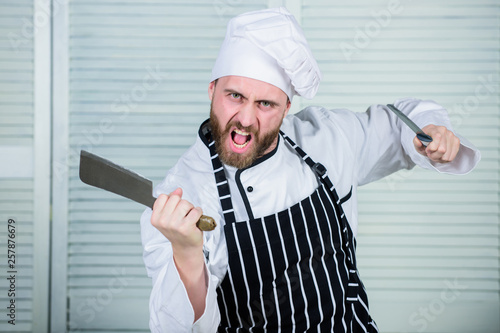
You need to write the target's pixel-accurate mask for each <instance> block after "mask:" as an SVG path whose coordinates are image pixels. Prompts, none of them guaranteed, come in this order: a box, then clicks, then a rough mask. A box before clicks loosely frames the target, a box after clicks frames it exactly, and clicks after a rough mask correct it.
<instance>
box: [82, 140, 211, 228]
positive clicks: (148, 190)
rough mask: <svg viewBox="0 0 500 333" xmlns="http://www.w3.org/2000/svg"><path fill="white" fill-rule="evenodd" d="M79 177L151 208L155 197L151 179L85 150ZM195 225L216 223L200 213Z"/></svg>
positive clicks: (201, 225)
mask: <svg viewBox="0 0 500 333" xmlns="http://www.w3.org/2000/svg"><path fill="white" fill-rule="evenodd" d="M80 179H81V180H82V182H84V183H85V184H88V185H92V186H95V187H98V188H101V189H103V190H106V191H109V192H113V193H116V194H118V195H121V196H123V197H125V198H128V199H131V200H134V201H135V202H138V203H141V204H143V205H145V206H147V207H149V208H151V209H153V204H154V202H155V200H156V198H155V197H153V182H152V181H151V180H149V179H147V178H144V177H143V176H141V175H139V174H137V173H135V172H133V171H130V170H128V169H125V168H124V167H121V166H119V165H116V164H114V163H113V162H111V161H108V160H107V159H105V158H102V157H100V156H97V155H94V154H92V153H89V152H88V151H85V150H82V151H81V152H80ZM196 226H197V227H198V229H200V230H201V231H211V230H214V229H215V227H216V226H217V223H216V222H215V220H214V219H213V218H211V217H210V216H206V215H202V216H201V217H200V219H199V220H198V222H197V223H196Z"/></svg>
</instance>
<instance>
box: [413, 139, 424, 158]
mask: <svg viewBox="0 0 500 333" xmlns="http://www.w3.org/2000/svg"><path fill="white" fill-rule="evenodd" d="M413 146H415V150H416V151H417V152H418V153H420V154H422V155H424V156H427V154H426V153H425V148H426V147H425V146H424V145H423V143H422V142H421V141H420V140H419V139H418V138H417V137H416V136H415V137H414V138H413Z"/></svg>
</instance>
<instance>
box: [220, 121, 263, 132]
mask: <svg viewBox="0 0 500 333" xmlns="http://www.w3.org/2000/svg"><path fill="white" fill-rule="evenodd" d="M231 127H236V128H237V129H239V130H243V131H245V132H248V133H253V134H257V133H258V132H259V131H258V130H256V129H255V127H254V126H253V125H251V126H243V125H242V124H241V122H240V121H239V120H237V121H231V122H229V123H228V124H227V125H226V132H227V133H229V131H230V130H231Z"/></svg>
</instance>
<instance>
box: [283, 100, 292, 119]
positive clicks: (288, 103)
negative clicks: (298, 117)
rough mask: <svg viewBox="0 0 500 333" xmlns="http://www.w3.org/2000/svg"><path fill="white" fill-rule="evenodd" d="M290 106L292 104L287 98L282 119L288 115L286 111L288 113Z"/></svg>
mask: <svg viewBox="0 0 500 333" xmlns="http://www.w3.org/2000/svg"><path fill="white" fill-rule="evenodd" d="M291 106H292V102H290V98H288V97H287V99H286V109H285V113H284V114H283V118H285V117H286V115H287V114H288V111H290V107H291Z"/></svg>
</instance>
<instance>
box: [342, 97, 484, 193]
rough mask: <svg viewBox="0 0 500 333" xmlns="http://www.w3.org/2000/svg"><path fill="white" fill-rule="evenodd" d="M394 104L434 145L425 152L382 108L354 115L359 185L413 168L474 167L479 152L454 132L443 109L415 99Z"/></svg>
mask: <svg viewBox="0 0 500 333" xmlns="http://www.w3.org/2000/svg"><path fill="white" fill-rule="evenodd" d="M394 104H395V105H396V107H398V108H399V109H400V110H401V111H402V112H404V113H405V114H406V115H407V116H408V117H410V118H411V119H412V120H413V121H414V122H415V123H416V124H417V125H419V126H420V127H421V128H422V129H423V130H424V132H426V133H427V134H429V135H431V136H432V137H433V142H432V143H431V144H429V146H428V147H427V148H426V149H425V148H424V147H422V145H421V143H420V141H418V140H417V139H416V137H415V133H413V131H412V130H411V129H410V128H409V127H408V126H406V125H405V124H404V123H403V122H402V121H401V120H399V119H398V118H397V117H396V116H395V115H394V114H393V113H392V112H391V111H390V110H388V109H387V107H386V106H384V105H373V106H371V107H370V108H369V109H368V110H367V112H365V113H358V114H356V118H357V120H356V122H355V123H354V124H353V126H355V127H358V128H359V129H358V130H357V131H354V132H357V134H358V135H360V136H359V138H352V139H351V140H352V145H353V146H354V147H353V151H354V152H356V158H357V159H358V161H360V163H357V164H358V166H359V170H358V177H359V178H358V180H359V184H360V185H362V184H366V183H368V182H371V181H374V180H377V179H379V178H382V177H384V176H386V175H388V174H390V173H392V172H395V171H397V170H399V169H401V168H407V169H410V168H412V167H413V166H415V165H419V166H421V167H423V168H426V169H433V170H436V171H438V172H444V173H451V174H465V173H468V172H470V171H471V170H472V169H473V168H474V167H475V166H476V165H477V163H478V161H479V159H480V153H479V151H478V150H477V149H476V148H475V147H474V146H473V145H472V144H471V143H470V142H469V141H467V140H466V139H465V138H463V137H461V136H460V135H458V134H455V133H454V132H453V129H452V127H451V124H450V121H449V118H448V114H447V112H446V110H445V109H444V108H443V107H442V106H440V105H438V104H436V103H434V102H432V101H421V100H416V99H403V100H398V101H396V102H395V103H394ZM367 157H368V158H367ZM361 161H362V162H361Z"/></svg>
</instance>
